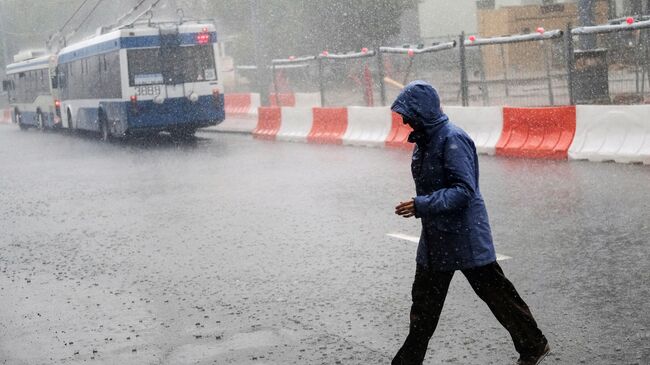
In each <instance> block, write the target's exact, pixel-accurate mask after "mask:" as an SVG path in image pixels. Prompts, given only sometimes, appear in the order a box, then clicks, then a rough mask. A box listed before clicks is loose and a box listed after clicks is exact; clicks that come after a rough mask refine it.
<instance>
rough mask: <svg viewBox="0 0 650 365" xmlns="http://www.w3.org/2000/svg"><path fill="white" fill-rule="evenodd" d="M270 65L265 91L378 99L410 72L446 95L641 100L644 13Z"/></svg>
mask: <svg viewBox="0 0 650 365" xmlns="http://www.w3.org/2000/svg"><path fill="white" fill-rule="evenodd" d="M585 37H591V38H590V39H586V38H585ZM584 45H589V47H588V49H587V47H584ZM581 48H585V49H586V50H582V49H581ZM270 68H271V69H272V73H273V82H272V83H273V84H272V85H271V86H270V90H271V93H274V94H282V93H284V92H287V93H288V92H293V93H296V92H298V93H300V92H304V93H320V99H321V104H322V105H323V106H349V105H366V106H378V105H387V104H388V103H389V102H390V101H391V100H393V99H394V98H395V97H396V96H397V94H398V93H399V91H400V90H401V89H402V88H403V86H404V85H405V84H406V83H408V82H409V81H410V80H415V79H421V80H426V81H428V82H430V83H432V84H433V85H435V86H436V87H437V88H438V89H439V91H440V95H441V98H442V100H443V103H444V104H446V105H463V106H469V105H472V106H489V105H512V106H553V105H570V104H575V103H579V104H612V103H613V104H630V103H646V102H650V20H646V19H630V18H626V19H622V20H619V21H618V23H612V24H607V25H601V26H592V27H579V28H571V27H570V26H567V29H565V30H549V31H547V30H544V29H542V28H539V29H537V31H536V32H534V33H530V34H522V35H512V36H502V37H491V38H478V37H475V36H470V37H466V36H465V34H461V35H460V36H459V38H458V40H449V41H447V42H441V43H435V44H432V45H431V46H424V45H417V46H410V45H406V46H402V47H379V48H378V49H375V50H368V49H363V50H361V52H353V53H348V54H330V53H327V52H323V53H322V54H320V55H318V56H308V57H299V58H293V57H292V58H288V59H282V60H273V62H272V64H271V66H270Z"/></svg>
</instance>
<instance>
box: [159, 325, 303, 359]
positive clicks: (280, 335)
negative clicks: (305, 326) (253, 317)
mask: <svg viewBox="0 0 650 365" xmlns="http://www.w3.org/2000/svg"><path fill="white" fill-rule="evenodd" d="M303 337H304V334H303V333H301V332H297V331H293V330H289V329H284V328H283V329H279V330H275V329H263V330H258V331H255V332H247V333H237V334H234V335H232V336H230V337H229V338H226V339H223V340H220V341H219V342H217V343H205V344H201V343H198V344H197V343H191V344H186V345H183V346H181V347H179V348H177V349H176V350H174V351H173V352H172V353H171V354H170V355H169V357H167V359H166V361H165V363H166V364H194V363H197V362H199V363H200V362H202V361H207V360H211V359H214V358H218V357H220V356H221V355H224V354H226V353H232V352H237V351H242V350H253V349H259V348H266V347H272V346H282V345H290V344H295V343H297V342H298V341H300V339H301V338H303ZM256 364H258V365H261V364H263V363H262V362H256Z"/></svg>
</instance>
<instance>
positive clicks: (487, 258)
mask: <svg viewBox="0 0 650 365" xmlns="http://www.w3.org/2000/svg"><path fill="white" fill-rule="evenodd" d="M391 109H392V110H393V111H394V112H396V113H398V114H400V115H401V116H402V118H403V121H404V123H405V124H408V125H410V126H411V128H413V132H412V133H411V134H410V136H409V142H411V143H415V149H414V151H413V159H412V165H411V171H412V174H413V179H414V180H415V188H416V193H417V196H416V197H415V198H413V199H412V200H409V201H407V202H403V203H400V204H399V205H398V206H397V207H396V208H395V213H396V214H398V215H400V216H402V217H404V218H410V217H416V218H420V219H421V220H422V234H421V236H420V244H419V245H418V250H417V260H416V261H417V267H416V272H415V281H414V283H413V289H412V296H413V304H412V307H411V316H410V319H411V323H410V330H409V334H408V337H407V338H406V341H405V342H404V345H403V346H402V348H401V349H400V350H399V351H398V352H397V355H395V358H394V359H393V362H392V364H393V365H410V364H422V361H423V360H424V356H425V354H426V351H427V346H428V344H429V339H430V338H431V336H432V335H433V333H434V331H435V329H436V325H437V324H438V319H439V318H440V312H441V311H442V306H443V303H444V301H445V297H446V296H447V289H448V288H449V283H450V282H451V279H452V277H453V275H454V272H455V271H456V270H460V271H461V272H462V273H463V275H465V277H466V278H467V280H468V281H469V283H470V285H471V286H472V288H473V289H474V291H475V292H476V294H477V295H478V296H479V298H481V299H482V300H483V301H484V302H485V303H486V304H487V305H488V307H489V308H490V310H491V311H492V313H493V314H494V315H495V317H496V318H497V320H498V321H499V322H500V323H501V325H503V327H505V328H506V330H508V332H509V333H510V336H511V337H512V340H513V342H514V345H515V349H516V350H517V352H518V353H519V355H520V358H519V361H517V364H518V365H536V364H539V363H540V362H541V361H542V360H543V359H544V357H545V356H546V355H547V354H548V352H549V351H550V348H549V345H548V342H547V340H546V338H545V337H544V335H543V334H542V332H541V331H540V330H539V328H537V323H536V322H535V319H534V318H533V316H532V314H531V312H530V310H529V309H528V306H527V305H526V303H525V302H524V301H523V300H522V299H521V297H520V296H519V294H518V293H517V291H516V290H515V288H514V286H513V285H512V283H510V281H508V279H507V278H506V277H505V275H504V273H503V271H502V270H501V267H500V266H499V264H498V263H497V262H496V255H495V252H494V245H493V243H492V234H491V232H490V225H489V222H488V215H487V210H486V208H485V203H484V202H483V197H482V196H481V192H480V190H479V182H478V180H479V170H478V157H477V155H476V148H475V146H474V142H473V141H472V139H471V138H470V137H469V136H468V135H467V134H466V133H465V132H464V131H463V130H461V129H460V128H458V127H457V126H455V125H453V124H452V123H450V122H449V118H448V117H447V116H446V115H445V114H444V113H443V112H442V109H441V108H440V98H439V97H438V93H437V91H436V90H435V89H434V88H433V86H431V85H429V84H428V83H426V82H424V81H414V82H411V83H410V84H408V85H407V86H406V87H405V88H404V90H402V92H401V93H400V95H399V96H398V97H397V99H396V100H395V102H394V103H393V106H392V107H391Z"/></svg>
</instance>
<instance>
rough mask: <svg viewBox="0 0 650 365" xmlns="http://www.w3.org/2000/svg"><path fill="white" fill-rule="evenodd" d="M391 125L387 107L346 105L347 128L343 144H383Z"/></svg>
mask: <svg viewBox="0 0 650 365" xmlns="http://www.w3.org/2000/svg"><path fill="white" fill-rule="evenodd" d="M391 127H392V114H391V111H390V108H389V107H380V108H372V107H361V106H351V107H348V128H347V130H346V131H345V134H344V135H343V144H348V145H359V146H383V145H384V144H385V142H386V138H387V137H388V134H389V133H390V130H391Z"/></svg>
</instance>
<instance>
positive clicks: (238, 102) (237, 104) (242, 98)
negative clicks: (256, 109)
mask: <svg viewBox="0 0 650 365" xmlns="http://www.w3.org/2000/svg"><path fill="white" fill-rule="evenodd" d="M223 97H224V103H225V104H226V105H225V109H226V116H229V115H242V114H248V113H250V107H251V102H252V101H251V94H224V95H223Z"/></svg>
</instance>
